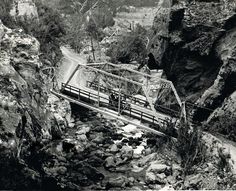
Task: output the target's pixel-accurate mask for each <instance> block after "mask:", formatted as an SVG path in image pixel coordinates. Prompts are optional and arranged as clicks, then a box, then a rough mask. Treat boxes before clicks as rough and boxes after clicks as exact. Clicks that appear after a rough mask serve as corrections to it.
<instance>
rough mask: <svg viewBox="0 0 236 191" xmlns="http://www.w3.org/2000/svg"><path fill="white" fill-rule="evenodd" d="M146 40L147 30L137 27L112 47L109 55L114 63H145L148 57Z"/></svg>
mask: <svg viewBox="0 0 236 191" xmlns="http://www.w3.org/2000/svg"><path fill="white" fill-rule="evenodd" d="M146 39H147V32H146V30H145V29H144V28H143V27H141V26H140V25H137V27H136V29H135V30H134V31H132V32H130V33H127V34H126V35H124V36H123V37H122V38H121V39H120V40H119V41H118V42H117V43H116V44H113V45H111V47H110V49H109V50H108V52H107V55H108V56H110V57H111V59H112V61H113V62H116V61H120V62H122V63H129V62H132V61H138V62H140V63H142V62H145V58H146V57H147V49H146Z"/></svg>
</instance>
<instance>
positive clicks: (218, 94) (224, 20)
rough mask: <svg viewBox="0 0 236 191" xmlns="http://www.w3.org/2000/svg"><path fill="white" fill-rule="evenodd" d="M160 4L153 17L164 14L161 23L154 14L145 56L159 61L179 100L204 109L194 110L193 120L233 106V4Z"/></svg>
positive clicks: (221, 0)
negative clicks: (147, 51) (151, 35)
mask: <svg viewBox="0 0 236 191" xmlns="http://www.w3.org/2000/svg"><path fill="white" fill-rule="evenodd" d="M160 5H161V7H158V10H159V12H160V10H162V12H163V10H165V11H166V12H167V13H168V10H169V12H170V13H169V15H168V14H166V15H165V17H164V18H161V17H160V15H161V14H159V12H158V13H157V16H156V18H157V19H155V20H154V24H153V30H154V34H153V40H152V41H151V45H150V46H151V48H150V51H151V52H153V53H154V55H155V57H157V59H159V60H160V61H161V67H163V69H164V71H165V72H166V74H167V77H168V79H170V80H172V81H173V82H174V85H175V87H176V89H177V91H178V93H179V95H180V96H181V97H182V100H187V101H190V102H196V101H197V100H198V101H197V104H198V105H199V106H200V107H205V108H208V109H204V108H200V107H199V108H197V110H196V112H195V114H194V117H195V119H198V120H200V121H203V120H206V119H207V118H208V117H209V115H210V114H211V113H212V112H213V111H214V110H215V109H216V108H218V107H221V109H220V110H221V111H222V108H224V109H227V108H229V107H227V106H226V105H227V104H229V103H230V104H232V103H233V101H232V96H231V94H232V93H233V92H234V91H235V90H236V88H235V83H236V82H235V78H236V76H235V68H236V67H235V55H236V53H235V40H236V35H235V34H236V32H235V31H236V24H235V21H236V2H235V1H232V0H219V1H213V0H209V1H199V0H196V1H185V0H178V1H173V2H172V4H171V6H170V7H169V8H166V9H165V8H164V7H163V4H159V6H160ZM166 27H168V30H167V32H165V35H161V33H163V32H162V31H163V30H164V29H165V28H166ZM163 42H165V43H163ZM156 43H157V46H156ZM158 47H159V48H158ZM160 47H162V48H160ZM230 96H231V98H229V97H230ZM233 97H234V96H233ZM224 101H225V103H224ZM231 110H232V109H231ZM230 112H231V113H233V112H234V111H230ZM218 113H219V112H217V111H216V112H214V116H216V115H218ZM221 113H222V112H221ZM213 118H214V117H213V116H211V120H212V119H213Z"/></svg>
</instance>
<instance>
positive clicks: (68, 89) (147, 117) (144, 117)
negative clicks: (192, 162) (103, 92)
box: [62, 83, 167, 126]
mask: <svg viewBox="0 0 236 191" xmlns="http://www.w3.org/2000/svg"><path fill="white" fill-rule="evenodd" d="M62 93H64V94H68V93H69V95H70V96H72V97H73V98H79V97H80V99H81V98H85V99H86V101H85V102H87V101H89V102H94V103H95V102H98V103H99V106H101V107H107V108H109V109H112V110H117V107H114V106H112V105H110V102H109V98H107V97H104V96H98V95H97V94H94V93H91V92H89V91H86V90H83V89H80V88H77V87H74V86H71V85H66V86H65V84H64V83H62ZM102 100H105V101H106V102H105V101H102ZM124 104H125V103H124ZM121 114H125V115H128V116H130V117H131V116H132V117H135V118H138V119H140V120H141V121H143V122H149V123H152V124H155V125H156V124H157V125H160V124H161V125H162V126H164V125H165V124H166V122H167V120H166V119H162V118H158V119H156V117H155V116H154V115H151V114H148V113H145V112H143V111H141V110H138V109H134V108H132V107H128V108H127V109H124V110H122V112H121Z"/></svg>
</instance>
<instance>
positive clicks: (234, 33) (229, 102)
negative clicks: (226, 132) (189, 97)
mask: <svg viewBox="0 0 236 191" xmlns="http://www.w3.org/2000/svg"><path fill="white" fill-rule="evenodd" d="M235 44H236V27H235V28H233V29H231V30H230V31H229V32H227V33H226V34H225V35H224V36H223V37H222V38H221V40H220V41H219V42H218V44H217V46H216V52H217V55H218V57H219V58H220V59H221V61H222V62H223V65H222V67H221V68H220V71H219V74H218V76H217V78H216V80H215V81H214V84H213V85H212V86H211V87H210V88H209V89H208V90H207V91H205V92H204V94H203V95H202V97H201V98H200V99H199V100H198V104H199V105H201V106H203V107H208V108H210V109H212V110H215V109H216V111H214V113H213V114H212V115H211V116H210V118H209V120H208V122H210V121H217V118H219V117H220V116H221V117H223V116H224V117H225V118H228V119H229V120H231V119H232V118H233V116H235V111H236V110H235V93H236V45H235ZM217 108H218V109H217ZM226 113H227V116H226V115H225V114H226ZM195 116H196V117H197V118H198V119H200V120H204V119H206V116H208V115H206V110H204V109H198V110H197V111H196V112H195ZM204 116H205V118H204Z"/></svg>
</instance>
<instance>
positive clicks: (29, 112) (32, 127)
mask: <svg viewBox="0 0 236 191" xmlns="http://www.w3.org/2000/svg"><path fill="white" fill-rule="evenodd" d="M39 54H40V51H39V42H38V41H37V40H36V39H35V38H34V37H32V36H29V35H26V34H24V33H23V32H22V31H21V30H12V29H9V28H7V27H5V26H4V25H3V24H2V23H1V21H0V89H1V91H0V129H1V131H0V147H1V157H8V154H9V156H17V157H18V158H19V157H20V158H21V157H23V156H22V155H21V151H22V152H25V151H26V149H27V147H30V146H31V144H34V143H36V142H39V143H42V142H43V141H47V140H49V139H50V138H51V129H52V127H54V126H55V124H57V125H58V126H59V125H60V122H62V121H63V123H66V122H65V121H66V118H67V117H66V116H68V115H69V114H70V109H69V108H70V107H69V104H68V103H66V102H65V103H64V102H62V103H61V105H58V102H57V100H55V99H54V100H52V99H51V101H50V102H49V103H48V98H49V97H51V95H50V93H49V89H50V83H49V81H48V78H47V76H46V75H44V74H43V73H42V70H43V68H44V66H43V65H42V63H41V62H40V59H39ZM55 105H57V107H58V106H60V109H58V108H57V109H55V107H56V106H55ZM52 106H54V107H52ZM55 110H56V111H55ZM56 116H58V117H57V118H56ZM59 120H60V121H59ZM4 153H5V154H4ZM7 153H8V154H7ZM9 163H10V162H9ZM15 164H16V163H15ZM9 165H10V164H9ZM0 166H1V167H0V168H1V169H0V171H1V172H4V173H5V174H4V176H3V175H2V174H0V180H1V182H4V180H5V179H4V177H5V176H7V175H6V174H7V173H8V171H7V170H10V171H11V170H12V171H13V169H17V168H14V167H12V169H8V168H7V163H4V160H2V163H1V164H0ZM5 167H6V169H7V170H4V168H5ZM21 169H22V170H23V171H32V170H30V169H29V168H27V169H25V167H24V165H23V164H22V167H19V169H18V170H19V173H20V171H21ZM9 173H10V172H9ZM12 173H13V174H14V175H16V176H17V175H18V176H19V177H20V176H21V175H19V174H18V173H16V174H15V173H14V172H12ZM32 174H34V172H33V171H32ZM9 176H12V175H9ZM32 176H33V175H32ZM13 177H14V176H13ZM22 177H23V175H22ZM12 179H13V180H14V178H12ZM13 182H15V183H14V184H18V183H19V184H21V182H18V181H17V180H14V181H13ZM8 183H9V181H8ZM23 184H24V183H22V186H23ZM3 185H4V184H3ZM5 186H7V185H5ZM12 187H14V185H12ZM23 187H24V186H23ZM2 188H7V187H1V189H2ZM8 188H10V187H8Z"/></svg>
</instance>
